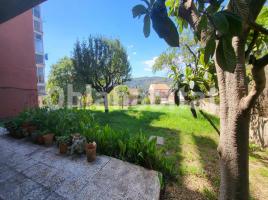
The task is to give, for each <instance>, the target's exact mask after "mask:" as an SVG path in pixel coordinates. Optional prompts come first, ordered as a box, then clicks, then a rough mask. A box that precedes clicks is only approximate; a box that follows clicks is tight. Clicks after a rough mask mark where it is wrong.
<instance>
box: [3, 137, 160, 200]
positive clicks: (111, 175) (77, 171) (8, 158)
mask: <svg viewBox="0 0 268 200" xmlns="http://www.w3.org/2000/svg"><path fill="white" fill-rule="evenodd" d="M159 194H160V183H159V179H158V173H157V172H155V171H150V170H147V169H144V168H142V167H139V166H136V165H133V164H130V163H127V162H123V161H121V160H118V159H115V158H111V157H107V156H98V157H97V160H96V161H95V162H93V163H88V162H87V161H86V158H85V156H75V157H73V156H63V155H60V154H59V153H58V149H57V148H56V147H43V146H39V145H35V144H32V143H31V142H29V141H27V140H26V139H22V140H17V139H13V138H11V137H9V136H8V135H0V200H31V199H33V200H43V199H47V200H56V199H57V200H62V199H70V200H73V199H83V200H87V199H88V200H123V199H128V200H158V199H159Z"/></svg>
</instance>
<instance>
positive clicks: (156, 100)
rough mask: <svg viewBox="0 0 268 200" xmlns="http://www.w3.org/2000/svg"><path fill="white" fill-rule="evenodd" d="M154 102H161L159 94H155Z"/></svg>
mask: <svg viewBox="0 0 268 200" xmlns="http://www.w3.org/2000/svg"><path fill="white" fill-rule="evenodd" d="M154 103H155V104H157V105H159V104H161V97H160V96H156V97H155V101H154Z"/></svg>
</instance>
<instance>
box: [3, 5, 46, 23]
mask: <svg viewBox="0 0 268 200" xmlns="http://www.w3.org/2000/svg"><path fill="white" fill-rule="evenodd" d="M44 1H46V0H1V4H0V24H1V23H4V22H6V21H8V20H9V19H11V18H13V17H16V16H17V15H20V14H22V13H23V12H25V11H27V10H29V9H31V8H33V7H34V6H36V5H38V4H40V3H42V2H44Z"/></svg>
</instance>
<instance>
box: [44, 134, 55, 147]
mask: <svg viewBox="0 0 268 200" xmlns="http://www.w3.org/2000/svg"><path fill="white" fill-rule="evenodd" d="M54 136H55V135H54V133H51V132H50V131H48V130H46V131H44V134H43V140H44V144H45V145H46V146H51V145H52V144H53V141H54Z"/></svg>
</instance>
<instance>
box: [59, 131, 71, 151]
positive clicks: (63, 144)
mask: <svg viewBox="0 0 268 200" xmlns="http://www.w3.org/2000/svg"><path fill="white" fill-rule="evenodd" d="M57 141H58V144H59V151H60V154H66V153H67V152H68V147H69V145H70V143H71V138H70V136H68V135H64V136H59V137H57Z"/></svg>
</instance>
